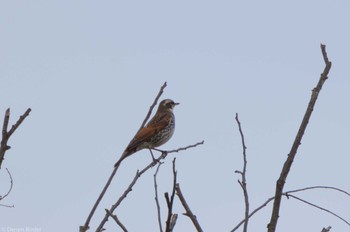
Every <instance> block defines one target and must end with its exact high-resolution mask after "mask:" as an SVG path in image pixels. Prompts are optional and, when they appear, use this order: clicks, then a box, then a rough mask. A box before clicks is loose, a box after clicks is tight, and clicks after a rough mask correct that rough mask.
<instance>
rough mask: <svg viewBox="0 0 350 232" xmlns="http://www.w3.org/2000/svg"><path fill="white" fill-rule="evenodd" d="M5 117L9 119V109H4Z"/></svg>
mask: <svg viewBox="0 0 350 232" xmlns="http://www.w3.org/2000/svg"><path fill="white" fill-rule="evenodd" d="M5 116H6V117H9V116H10V108H7V109H6V112H5Z"/></svg>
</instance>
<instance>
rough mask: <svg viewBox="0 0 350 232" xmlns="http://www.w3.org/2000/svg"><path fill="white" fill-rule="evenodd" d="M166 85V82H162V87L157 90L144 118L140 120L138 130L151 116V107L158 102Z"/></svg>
mask: <svg viewBox="0 0 350 232" xmlns="http://www.w3.org/2000/svg"><path fill="white" fill-rule="evenodd" d="M166 86H167V85H166V82H164V84H163V85H162V87H160V90H159V92H158V94H157V96H156V98H155V99H154V101H153V104H152V105H151V106H150V107H149V110H148V113H147V115H146V117H145V119H144V120H143V122H142V124H141V126H140V129H139V130H141V129H142V128H143V127H144V126H145V125H146V122H147V121H148V119H149V117H151V114H152V111H153V108H154V107H155V106H156V105H157V102H158V100H159V98H160V96H162V94H163V90H164V89H165V87H166Z"/></svg>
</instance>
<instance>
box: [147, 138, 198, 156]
mask: <svg viewBox="0 0 350 232" xmlns="http://www.w3.org/2000/svg"><path fill="white" fill-rule="evenodd" d="M203 144H204V140H202V141H201V142H197V143H195V144H192V145H188V146H186V147H180V148H178V149H174V150H169V151H164V150H159V149H157V148H152V150H155V151H159V152H162V153H168V154H169V153H174V152H180V151H184V150H187V149H189V148H193V147H197V146H199V145H203Z"/></svg>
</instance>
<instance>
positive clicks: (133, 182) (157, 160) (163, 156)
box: [96, 141, 203, 231]
mask: <svg viewBox="0 0 350 232" xmlns="http://www.w3.org/2000/svg"><path fill="white" fill-rule="evenodd" d="M201 144H203V141H202V142H199V143H196V144H194V145H189V146H186V147H181V148H179V149H175V150H172V151H163V152H162V154H161V155H160V156H159V157H158V158H157V159H155V160H153V161H152V162H151V163H150V164H148V165H147V166H146V167H145V168H144V169H142V170H141V171H137V172H136V175H135V177H134V179H133V180H132V181H131V183H130V185H129V186H128V188H127V189H126V190H125V191H124V193H123V194H122V195H121V196H120V198H119V199H118V200H117V202H116V203H115V204H114V205H112V206H111V208H110V210H109V211H110V212H111V213H113V212H114V210H115V209H116V208H117V207H118V206H119V205H120V203H121V202H122V201H123V200H124V199H125V198H126V197H127V195H128V194H129V192H131V191H132V188H133V186H134V185H135V184H136V182H137V180H138V179H139V178H140V177H141V176H142V174H144V173H145V172H146V171H148V170H149V169H150V168H152V167H154V166H155V165H156V164H157V163H158V162H160V161H161V160H163V159H165V158H166V157H167V156H168V154H170V153H173V152H178V151H182V150H186V149H189V148H192V147H196V146H198V145H201ZM108 217H109V215H108V214H105V216H104V218H103V219H102V221H101V223H100V225H99V226H98V228H97V230H96V231H100V230H101V229H102V228H103V226H104V224H105V223H106V222H107V221H108Z"/></svg>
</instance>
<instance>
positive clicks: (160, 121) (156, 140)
mask: <svg viewBox="0 0 350 232" xmlns="http://www.w3.org/2000/svg"><path fill="white" fill-rule="evenodd" d="M179 104H180V103H175V102H174V101H173V100H171V99H164V100H162V101H161V102H160V103H159V106H158V109H157V112H156V113H155V115H154V116H153V118H152V119H151V120H150V121H149V122H148V123H147V125H146V126H145V127H143V128H141V129H140V130H139V131H138V132H137V133H136V135H135V136H134V138H133V139H132V140H131V141H130V143H129V145H128V146H127V147H126V149H125V150H124V152H123V154H122V155H121V157H120V158H119V160H118V161H117V162H116V163H115V165H114V167H118V166H119V165H120V163H121V162H122V161H123V160H124V159H125V158H126V157H128V156H130V155H132V154H134V153H136V152H138V151H140V150H142V149H146V148H147V149H150V150H151V149H153V148H156V147H159V146H161V145H163V144H165V143H166V142H168V141H169V139H170V138H171V137H172V136H173V134H174V131H175V115H174V113H173V110H174V108H175V106H176V105H179ZM151 154H152V152H151ZM152 157H153V155H152Z"/></svg>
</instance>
